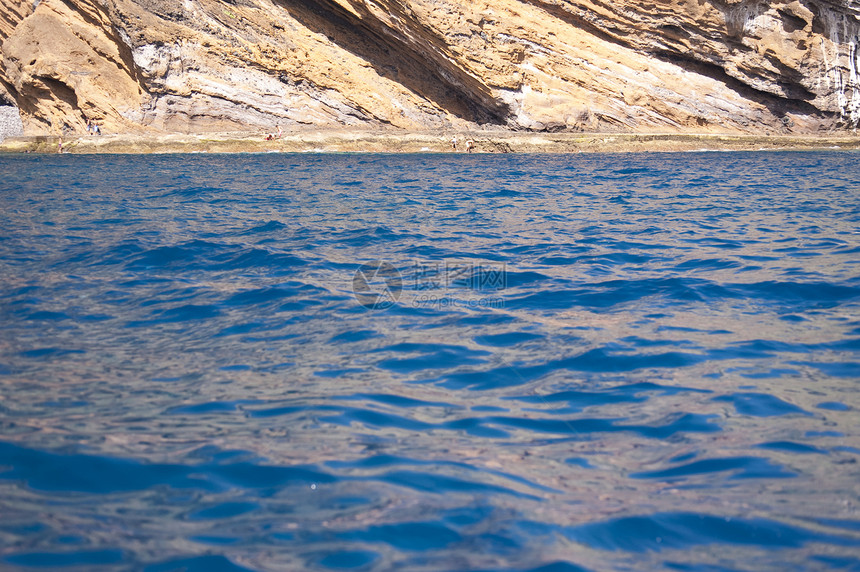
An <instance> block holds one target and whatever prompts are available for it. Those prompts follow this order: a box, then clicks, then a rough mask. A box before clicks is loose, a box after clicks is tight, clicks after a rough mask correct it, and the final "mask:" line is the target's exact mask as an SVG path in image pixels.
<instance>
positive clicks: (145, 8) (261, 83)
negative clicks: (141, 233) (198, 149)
mask: <svg viewBox="0 0 860 572" xmlns="http://www.w3.org/2000/svg"><path fill="white" fill-rule="evenodd" d="M858 38H860V6H858V5H857V4H856V3H855V2H854V0H792V1H783V0H771V1H763V0H663V1H661V2H655V1H653V0H617V1H614V2H608V1H604V0H41V2H39V1H38V0H36V1H35V2H34V0H4V1H3V3H2V5H0V40H2V69H0V100H5V102H6V103H11V104H14V105H16V106H18V108H19V109H20V110H21V114H22V116H23V118H24V121H25V127H26V128H27V129H28V130H29V131H31V132H38V131H54V132H56V131H59V130H60V129H63V128H67V129H68V128H70V129H73V130H77V131H79V132H82V131H83V130H84V129H85V124H86V121H87V119H97V120H99V121H100V122H101V123H102V125H103V129H104V130H105V131H144V130H159V131H160V130H164V131H197V132H201V131H231V130H253V129H267V130H271V129H274V128H275V126H276V125H281V126H283V127H284V128H289V127H291V126H295V125H315V126H320V127H335V126H357V125H364V126H383V125H388V126H395V127H401V128H406V129H418V130H426V129H449V128H450V129H465V128H474V127H475V126H476V125H478V124H480V125H497V126H504V127H510V128H518V129H533V130H556V129H565V130H610V131H611V130H624V131H642V132H647V131H703V132H708V131H720V132H725V131H729V132H731V131H734V132H747V133H774V134H775V133H788V132H791V133H813V132H818V131H829V130H832V129H844V128H853V127H855V126H856V125H857V123H858V122H860V77H858V73H857V68H858V61H857V60H858V54H857V44H858ZM0 103H3V101H0Z"/></svg>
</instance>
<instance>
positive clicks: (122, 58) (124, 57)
mask: <svg viewBox="0 0 860 572" xmlns="http://www.w3.org/2000/svg"><path fill="white" fill-rule="evenodd" d="M63 4H65V5H66V6H67V7H68V8H69V10H72V11H74V12H76V13H77V14H78V15H79V16H80V17H81V18H82V19H83V20H84V21H85V22H86V23H87V24H89V25H91V26H92V27H93V28H95V29H96V30H101V32H102V33H103V34H104V35H105V36H106V37H107V38H108V39H109V40H110V42H111V43H112V44H114V45H115V46H116V48H117V52H118V54H119V60H117V59H116V58H114V57H112V56H111V55H110V54H106V53H103V52H101V51H99V50H97V49H96V46H95V45H91V47H92V48H93V50H94V51H95V52H96V53H97V54H98V55H99V56H101V57H102V58H104V59H105V60H107V61H110V62H112V63H113V64H115V65H116V66H117V67H118V68H119V69H120V70H121V71H122V72H123V73H125V74H127V75H128V76H129V77H130V78H132V79H133V80H134V81H135V83H137V85H138V86H140V89H141V92H143V93H145V92H146V91H147V89H146V82H145V81H144V79H143V76H141V75H140V73H139V72H138V69H137V66H136V65H135V64H134V57H133V56H132V53H131V48H130V47H129V46H127V45H126V43H125V42H123V41H122V38H121V37H120V34H119V32H118V31H117V29H116V26H115V25H113V24H110V26H106V25H105V22H110V21H111V20H110V18H109V15H108V14H106V13H105V11H104V9H103V8H101V7H100V6H98V5H97V4H95V3H93V4H90V6H92V9H93V10H95V11H98V12H99V15H100V16H101V17H102V19H101V20H100V19H99V18H96V17H95V16H93V15H92V14H90V13H89V12H88V11H86V10H83V9H81V8H79V7H78V6H77V5H76V4H75V3H74V2H71V1H70V0H63Z"/></svg>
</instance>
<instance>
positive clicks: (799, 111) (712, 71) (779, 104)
mask: <svg viewBox="0 0 860 572" xmlns="http://www.w3.org/2000/svg"><path fill="white" fill-rule="evenodd" d="M652 55H653V56H654V57H655V58H658V59H660V60H663V61H665V62H668V63H671V64H673V65H676V66H678V67H680V68H682V69H684V70H685V71H688V72H692V73H695V74H698V75H702V76H706V77H710V78H712V79H715V80H717V81H719V82H721V83H723V84H724V85H725V86H726V89H730V90H732V91H734V92H735V93H737V94H738V95H739V96H740V97H742V98H744V99H746V100H749V101H753V102H755V103H758V104H760V105H762V106H764V107H765V108H767V110H768V111H769V112H770V113H771V114H772V115H773V116H774V117H775V118H777V119H780V118H783V117H785V115H786V114H787V113H792V114H796V115H805V116H813V117H817V118H819V119H824V118H827V117H829V114H827V113H825V112H822V111H821V110H820V109H818V108H817V107H815V106H814V105H812V104H811V103H809V102H808V101H805V100H806V99H812V98H814V95H813V94H811V93H809V92H808V91H806V90H804V89H803V88H802V87H801V86H799V85H792V87H793V88H795V89H794V90H791V91H792V95H797V98H793V97H780V96H778V95H775V94H773V93H769V92H766V91H762V90H758V89H755V88H754V87H752V86H751V85H749V84H747V83H744V82H743V81H741V80H739V79H737V78H735V77H733V76H731V75H729V74H728V73H727V72H726V70H724V69H723V68H722V67H720V66H719V65H717V64H714V63H710V62H705V61H701V60H699V59H696V58H695V57H693V56H692V55H682V54H679V53H677V52H655V53H653V54H652ZM747 119H750V120H753V122H754V121H755V120H754V118H753V117H751V116H750V117H747ZM773 127H774V129H785V125H784V124H782V123H780V124H774V125H773Z"/></svg>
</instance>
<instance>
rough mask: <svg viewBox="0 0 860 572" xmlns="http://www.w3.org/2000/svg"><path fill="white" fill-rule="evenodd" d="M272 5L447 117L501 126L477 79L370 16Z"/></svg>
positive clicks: (316, 6) (498, 106)
mask: <svg viewBox="0 0 860 572" xmlns="http://www.w3.org/2000/svg"><path fill="white" fill-rule="evenodd" d="M275 1H276V2H277V3H278V4H279V5H281V6H282V7H284V8H285V9H286V10H287V11H288V12H289V14H290V15H291V16H292V17H293V18H295V19H296V20H298V21H299V22H301V24H302V25H303V26H305V27H307V28H308V29H310V30H313V31H314V32H317V33H321V34H324V35H326V36H327V37H328V38H329V40H330V41H332V42H333V43H335V44H337V45H338V46H339V47H340V48H342V49H344V50H347V51H349V52H351V53H353V54H355V55H356V56H358V57H360V58H362V59H363V60H365V61H366V62H368V63H369V64H370V65H371V66H373V68H374V69H375V70H376V72H377V73H378V74H379V75H381V76H382V77H385V78H387V79H390V80H392V81H395V82H397V83H399V84H400V85H402V86H404V87H405V88H406V89H408V90H410V91H412V92H413V93H415V94H417V95H419V96H421V97H422V98H424V99H426V100H428V101H432V102H433V103H435V104H436V105H437V106H439V107H440V108H442V109H444V110H445V111H447V112H448V113H451V114H452V115H455V116H457V117H459V118H461V119H465V120H467V121H473V122H475V123H481V124H486V123H489V124H503V123H505V120H506V118H507V117H509V116H510V110H509V108H508V107H507V105H505V104H504V103H502V102H500V101H499V100H498V99H496V98H495V97H493V95H492V92H491V90H490V88H488V87H487V86H486V85H484V84H482V83H481V82H480V81H479V80H478V79H476V78H474V77H472V76H471V75H469V74H468V73H466V72H465V71H463V70H461V69H459V68H458V67H456V66H455V65H452V64H451V63H450V62H448V61H447V60H445V58H444V57H443V56H441V55H437V54H434V53H432V52H433V50H432V49H431V50H428V51H427V52H424V51H419V50H418V49H417V48H416V47H415V46H414V45H411V44H409V43H407V42H406V41H404V40H402V39H400V38H398V37H397V36H396V35H395V34H394V33H392V32H390V31H387V30H386V25H385V24H384V23H382V22H380V21H379V20H377V19H375V18H372V16H369V15H368V18H359V17H356V16H355V15H354V14H351V13H350V12H348V11H346V10H344V9H343V8H341V7H340V6H338V5H336V4H334V3H332V2H328V1H327V0H275ZM423 31H424V32H426V30H423ZM426 39H427V38H425V40H426ZM427 43H428V45H430V46H434V44H435V45H437V46H438V44H442V43H443V41H442V40H441V39H439V38H434V37H431V38H429V41H428V42H427Z"/></svg>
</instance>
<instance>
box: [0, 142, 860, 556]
mask: <svg viewBox="0 0 860 572" xmlns="http://www.w3.org/2000/svg"><path fill="white" fill-rule="evenodd" d="M858 189H860V163H858V156H857V155H856V154H849V153H841V152H830V153H733V154H724V153H701V154H667V155H663V154H650V155H649V154H645V155H623V154H622V155H589V156H582V155H579V156H434V155H410V156H397V155H391V156H386V155H376V156H370V155H273V154H269V155H223V156H206V155H189V156H135V157H124V156H96V157H84V156H39V157H36V156H19V157H3V158H0V212H2V213H3V224H2V226H0V275H2V282H0V323H2V330H0V515H2V517H1V518H0V568H11V569H17V568H21V569H27V568H30V567H38V568H51V567H63V569H73V570H74V569H80V570H147V571H166V570H189V571H235V570H295V569H313V570H394V569H398V570H400V569H404V570H543V571H567V570H583V569H585V570H595V571H597V570H702V571H713V570H786V569H792V570H796V569H801V570H806V569H808V570H820V569H836V570H846V569H847V570H858V569H860V415H858V410H860V398H858V388H859V387H858V381H860V190H858Z"/></svg>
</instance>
